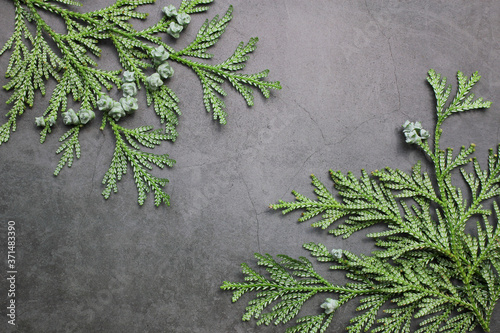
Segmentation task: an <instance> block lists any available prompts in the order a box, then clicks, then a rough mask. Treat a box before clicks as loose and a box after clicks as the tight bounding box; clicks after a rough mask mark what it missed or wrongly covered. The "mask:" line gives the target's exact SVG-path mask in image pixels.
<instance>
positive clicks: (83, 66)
mask: <svg viewBox="0 0 500 333" xmlns="http://www.w3.org/2000/svg"><path fill="white" fill-rule="evenodd" d="M212 1H213V0H182V1H181V3H180V5H179V6H178V8H176V7H175V6H174V5H168V6H166V7H164V8H163V9H162V12H163V13H164V14H165V15H164V16H163V17H162V18H161V19H160V20H159V21H158V22H156V23H154V24H152V25H151V26H149V27H146V28H145V29H143V30H137V29H136V28H135V27H134V26H133V24H132V22H131V21H132V20H133V19H137V20H145V19H146V18H147V16H148V14H147V13H141V12H139V11H137V9H138V8H139V7H141V6H143V5H148V4H152V3H154V2H155V0H117V1H116V2H115V3H114V4H112V5H110V6H107V7H105V8H102V9H99V10H96V11H91V12H87V13H81V12H78V11H75V10H73V7H71V6H81V3H80V2H78V1H75V0H12V3H13V5H14V7H15V20H14V24H15V25H14V33H13V34H12V36H11V37H10V38H9V39H8V41H7V42H6V44H5V45H4V46H3V48H2V49H1V50H0V55H2V54H5V53H7V52H10V60H9V63H8V66H7V70H6V76H7V78H8V79H9V82H8V83H7V84H6V85H5V86H4V89H6V90H7V91H12V95H11V96H10V98H9V99H8V101H7V103H8V104H10V105H11V109H10V110H9V111H8V113H7V117H8V120H7V122H5V123H4V124H2V125H1V126H0V145H1V144H2V143H5V142H7V141H8V140H9V139H10V137H11V135H12V133H13V132H14V131H16V128H17V121H18V119H19V117H20V116H21V115H23V114H24V113H25V111H26V110H27V109H31V108H33V107H34V104H35V93H36V92H37V91H40V93H41V94H42V95H43V96H45V95H46V94H48V95H49V104H48V107H47V108H46V109H45V110H44V111H43V112H42V113H41V114H39V116H38V117H36V118H35V123H36V125H37V126H39V127H41V128H42V130H41V133H40V142H41V143H43V142H44V141H45V140H46V139H47V135H48V134H50V133H51V132H52V129H53V127H54V126H56V124H57V123H58V122H60V121H61V120H62V122H63V124H65V125H67V126H70V129H69V130H68V131H67V132H66V134H64V135H63V136H62V137H61V139H60V141H61V142H62V144H61V146H60V148H59V149H58V150H57V153H58V154H60V156H61V157H60V161H59V163H58V164H57V167H56V170H55V172H54V174H55V175H58V174H59V173H60V172H61V170H62V168H63V167H64V166H68V167H71V165H72V163H73V162H74V159H75V157H76V158H80V154H81V151H80V142H79V140H80V137H81V135H80V134H82V133H83V131H82V130H81V129H82V127H83V126H86V125H87V123H88V122H90V121H91V120H92V119H93V118H95V115H96V114H95V113H94V111H93V110H95V109H96V108H98V109H99V111H103V112H102V113H98V114H97V115H98V116H99V117H101V119H102V121H101V126H100V129H101V130H104V129H105V128H106V127H110V128H111V130H112V131H113V132H114V134H115V137H116V145H117V146H116V150H115V154H114V156H113V159H112V162H111V165H110V169H109V171H108V172H107V173H106V175H105V177H104V180H103V183H104V184H105V185H106V188H105V190H104V192H103V195H104V197H105V198H108V197H109V195H110V193H111V192H116V191H117V187H116V183H117V181H118V180H119V179H120V178H121V176H122V175H123V174H124V173H125V170H126V168H123V165H124V161H126V162H127V163H128V164H130V165H131V166H132V169H133V170H134V180H135V182H136V185H137V188H138V190H139V204H143V202H144V198H145V193H147V192H149V191H153V192H154V193H155V203H156V204H157V205H158V204H159V203H160V202H164V203H167V204H168V195H166V194H165V193H164V192H163V187H164V186H165V184H166V182H167V180H166V179H165V178H156V177H153V176H151V175H150V174H149V169H150V166H151V165H150V164H149V163H153V164H156V165H158V166H160V167H163V166H165V165H171V164H172V163H173V161H172V160H170V159H168V158H166V157H165V156H167V155H161V154H160V155H155V154H152V153H148V154H146V153H140V152H139V149H138V148H137V146H136V144H137V143H140V144H141V145H145V146H146V147H149V148H153V147H150V146H151V145H152V146H157V145H158V144H159V142H160V141H175V140H176V138H177V137H178V132H177V130H176V127H177V125H178V123H179V116H180V115H181V109H180V106H179V105H180V103H181V101H180V100H179V98H178V97H177V95H176V94H175V92H174V91H173V90H172V89H171V88H170V87H169V86H168V79H169V78H170V77H171V76H172V75H174V69H173V68H172V67H171V66H170V64H169V62H168V61H167V60H170V61H173V62H177V63H179V64H180V65H184V66H187V67H189V68H191V69H193V71H194V72H195V73H196V74H198V76H199V78H200V80H201V85H202V87H203V91H204V97H203V101H204V103H205V106H206V108H207V110H208V111H213V114H214V118H216V119H219V121H220V122H221V123H226V111H225V110H224V109H225V106H224V102H223V100H222V98H221V97H222V96H225V95H226V92H225V91H224V90H223V89H222V87H221V84H222V83H223V82H224V81H225V80H227V81H229V82H230V83H231V84H232V85H233V87H234V88H235V89H236V90H237V91H238V92H240V93H241V94H242V95H243V97H244V98H245V100H246V102H247V104H248V105H249V106H251V105H253V95H252V90H251V88H250V86H254V87H257V88H258V89H259V90H260V91H261V92H262V93H263V95H264V96H265V97H269V96H270V91H269V89H281V86H280V84H279V82H267V81H264V80H263V79H264V78H265V77H267V75H268V71H267V70H266V71H262V72H260V73H257V74H242V73H239V72H237V71H239V70H241V69H243V68H244V67H245V65H244V63H245V62H246V61H247V60H248V53H250V52H252V51H253V50H255V44H256V42H257V39H256V38H252V39H251V40H250V42H249V43H248V44H246V45H244V44H240V46H238V48H237V50H236V51H235V52H234V54H233V55H232V56H231V57H230V58H229V59H228V60H226V61H225V62H223V63H222V64H219V65H211V64H204V63H200V62H194V61H191V60H188V59H186V58H185V57H198V58H202V59H208V58H211V57H212V55H211V54H209V53H207V52H206V51H207V49H208V48H209V47H211V46H213V45H215V44H216V43H217V42H218V40H219V37H220V36H221V35H222V34H223V33H224V31H225V28H226V27H227V24H228V23H229V21H230V20H231V18H232V14H231V13H232V7H230V8H229V10H228V11H227V13H226V14H225V15H224V16H223V17H222V18H221V19H219V17H218V16H216V17H215V18H214V19H213V20H211V21H208V20H207V21H206V22H205V24H203V26H202V27H201V29H200V30H199V33H198V35H197V36H196V39H195V40H194V41H193V42H192V43H191V44H189V45H188V46H187V47H186V48H184V49H183V50H180V51H175V50H174V48H173V47H171V46H170V45H168V43H166V42H164V40H165V38H163V37H164V35H170V38H179V37H180V35H179V34H180V33H181V32H182V31H183V30H184V28H185V27H186V26H187V25H188V24H189V23H190V21H191V16H190V15H193V14H199V13H203V12H206V11H207V10H208V9H209V6H210V4H211V3H212ZM45 17H50V21H49V20H47V19H45ZM53 20H59V21H60V22H61V23H62V24H63V27H64V31H59V30H58V31H56V30H54V29H53V28H52V24H53ZM170 40H171V39H170ZM104 41H107V42H108V44H110V45H112V46H113V47H114V51H115V52H116V54H117V55H118V59H119V63H120V65H121V68H117V69H114V70H108V69H103V68H100V67H99V58H100V56H101V53H102V51H101V43H102V42H104ZM49 45H54V46H55V48H54V47H51V46H49ZM121 73H123V77H120V76H121ZM48 80H55V81H56V86H55V88H54V89H53V90H52V91H47V90H46V88H45V84H46V82H47V81H48ZM115 87H116V88H118V89H121V90H122V93H123V98H121V99H120V100H119V101H114V100H111V99H109V98H108V97H107V96H106V95H104V94H103V92H104V91H111V90H113V89H114V88H115ZM143 88H144V89H143ZM139 90H142V91H145V98H146V103H147V105H148V106H151V105H152V109H153V110H154V112H155V114H156V115H157V116H158V118H159V121H160V122H161V123H162V124H163V126H164V127H163V129H162V130H155V131H152V128H151V127H149V126H143V127H139V128H138V129H134V130H130V129H126V128H125V127H123V126H119V125H117V123H116V122H117V121H119V120H120V119H121V118H123V117H124V116H126V115H129V114H131V113H133V112H134V111H136V110H137V109H138V108H139V107H138V105H137V102H138V99H137V98H136V96H137V94H138V91H139ZM103 96H104V97H103ZM117 103H118V104H117ZM69 105H76V106H74V108H75V110H76V109H78V108H79V110H76V111H74V110H73V109H71V108H68V106H69ZM141 110H147V109H143V108H141ZM107 125H109V126H107ZM145 128H147V130H145V131H143V129H145ZM160 131H161V133H160ZM146 133H147V134H146ZM153 133H154V134H153ZM153 138H154V139H153ZM151 140H152V141H151ZM129 146H130V147H132V148H130V147H129Z"/></svg>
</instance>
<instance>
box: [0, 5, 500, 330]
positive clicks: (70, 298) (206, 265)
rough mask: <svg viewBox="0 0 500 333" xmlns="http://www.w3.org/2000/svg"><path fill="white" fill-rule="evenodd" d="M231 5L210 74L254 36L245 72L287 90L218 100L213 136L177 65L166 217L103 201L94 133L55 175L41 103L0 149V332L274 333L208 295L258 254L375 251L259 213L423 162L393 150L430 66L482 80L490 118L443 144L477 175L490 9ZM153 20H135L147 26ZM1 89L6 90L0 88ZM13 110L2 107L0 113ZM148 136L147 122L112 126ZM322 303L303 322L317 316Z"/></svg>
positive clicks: (472, 117)
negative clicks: (341, 182) (336, 173)
mask: <svg viewBox="0 0 500 333" xmlns="http://www.w3.org/2000/svg"><path fill="white" fill-rule="evenodd" d="M112 2H113V1H112V0H106V1H99V2H97V1H96V2H93V3H87V4H85V5H84V6H83V7H82V9H81V10H82V11H85V10H92V9H97V8H100V7H102V6H104V5H105V4H107V3H112ZM231 3H232V4H233V5H234V19H233V21H232V22H231V24H230V25H229V27H228V28H227V32H226V33H225V35H224V36H223V37H222V38H221V40H220V42H219V44H218V45H217V46H216V47H215V49H214V53H215V54H216V57H215V61H217V60H223V59H225V57H227V56H228V55H230V54H231V52H232V51H233V50H234V48H235V47H236V45H237V43H238V42H240V41H247V40H248V39H249V38H250V37H253V36H259V38H260V41H259V43H258V49H257V50H256V51H255V52H254V54H253V55H252V57H251V60H249V62H248V66H247V72H249V73H250V72H256V71H259V70H262V69H265V68H269V69H270V70H271V74H270V79H271V80H280V81H281V83H282V85H283V89H282V90H281V91H277V92H273V93H272V96H271V98H270V99H268V100H266V99H265V98H263V97H262V96H260V95H256V98H255V106H253V107H252V108H248V107H247V106H246V105H245V103H244V101H243V100H242V98H241V97H240V96H239V95H238V94H237V93H236V92H235V91H234V90H230V92H229V96H227V98H226V99H225V101H226V104H227V110H228V113H229V117H228V124H227V125H226V126H220V125H218V124H217V123H215V122H214V121H212V120H211V115H208V114H206V112H205V111H204V108H203V104H202V101H201V98H202V90H201V86H200V83H199V81H198V80H197V77H196V76H195V74H194V73H192V72H190V71H189V70H187V69H184V68H181V67H180V66H175V71H176V75H175V77H174V78H173V79H172V80H171V81H170V83H169V86H170V87H171V88H172V89H173V90H174V91H175V92H176V93H177V94H178V96H179V97H180V99H181V101H182V102H181V108H182V112H183V114H182V116H181V118H180V124H179V127H178V131H179V133H180V135H179V138H178V140H177V142H175V144H167V145H165V146H162V148H161V149H160V150H161V151H163V152H167V153H169V154H170V155H171V157H172V158H174V159H175V160H176V161H177V164H176V165H175V167H174V168H172V169H170V170H166V171H163V172H158V175H166V176H167V177H168V178H169V179H170V184H169V185H168V187H167V191H168V193H169V194H170V195H171V197H172V199H171V206H170V207H163V206H162V207H160V208H154V207H153V201H152V198H148V200H147V201H146V203H145V205H144V206H143V207H139V206H138V205H137V203H136V200H137V193H136V189H135V185H134V183H133V181H132V180H131V179H130V177H125V178H124V179H123V180H122V181H121V182H120V183H119V193H118V194H117V195H113V196H112V197H111V198H110V199H109V200H107V201H105V200H104V199H103V198H102V196H101V194H100V193H101V191H102V189H103V187H102V185H101V179H102V176H103V174H104V172H105V171H106V170H107V167H108V165H109V163H110V159H111V154H112V152H113V144H114V142H113V136H112V133H111V132H109V131H104V132H101V131H99V130H98V123H99V120H97V121H95V122H94V124H93V125H92V126H89V128H86V129H85V130H83V132H82V134H81V143H82V157H81V159H80V160H78V161H76V162H75V163H74V165H73V167H72V168H71V169H64V170H63V171H62V172H61V174H60V175H59V176H58V177H54V176H53V175H52V172H53V170H54V168H55V166H56V165H57V162H58V156H56V155H55V154H54V152H55V150H56V149H57V147H58V145H59V143H58V142H57V138H58V137H59V136H60V135H61V134H62V133H63V128H62V127H63V126H59V128H58V129H57V130H56V131H55V132H54V133H53V134H52V135H51V136H50V137H49V138H48V140H47V142H46V143H44V144H43V145H41V144H39V137H38V132H39V131H38V130H37V129H36V128H35V126H34V125H33V122H34V117H35V116H39V115H40V114H41V112H42V110H43V109H44V107H46V105H47V103H48V101H47V98H42V97H41V96H39V95H37V98H36V107H35V108H34V109H33V110H28V111H27V112H26V114H25V115H23V117H22V118H21V120H20V121H19V123H18V129H17V131H16V132H15V133H14V134H13V135H12V137H11V140H10V141H9V142H8V143H7V144H5V145H2V146H1V147H0V170H1V172H0V184H1V185H0V188H1V191H0V223H1V224H0V255H1V256H2V259H1V262H2V267H0V277H2V281H3V282H2V283H1V284H0V300H2V303H1V306H0V314H1V316H0V331H1V332H11V331H12V332H13V331H16V330H17V331H18V332H169V333H170V332H171V333H183V332H191V333H197V332H201V333H203V332H240V333H242V332H282V331H284V328H283V327H280V328H276V327H274V326H270V327H257V326H256V325H255V322H249V323H244V322H242V321H241V319H240V318H241V315H242V314H243V310H244V308H245V306H246V300H248V299H247V298H243V299H242V300H241V301H239V302H237V303H235V304H231V301H230V299H231V295H230V293H227V292H222V291H220V290H219V286H220V285H221V283H222V281H223V280H232V281H236V280H240V279H241V273H240V268H239V265H240V263H242V262H249V263H254V260H253V253H254V252H262V253H270V254H273V255H274V254H278V253H286V254H289V255H291V256H300V255H306V252H305V251H304V250H302V248H301V244H303V243H305V242H309V241H321V242H323V243H325V244H328V245H329V246H332V247H342V248H346V249H349V250H351V251H353V252H356V253H367V252H369V251H370V250H371V249H372V245H371V243H370V242H369V241H367V240H366V239H365V238H364V236H363V235H364V233H361V234H359V235H354V236H352V237H351V238H349V239H347V240H343V239H341V238H333V237H331V236H329V235H327V234H326V233H324V232H321V231H317V230H313V229H312V228H309V227H308V225H306V224H298V223H297V222H296V220H297V218H298V216H299V214H298V213H295V214H291V215H289V216H282V215H281V214H280V213H278V212H274V211H270V210H269V209H268V205H269V204H270V203H274V202H277V201H278V200H279V199H284V200H292V199H293V197H292V195H291V194H290V191H291V190H292V189H295V190H298V191H299V192H301V193H304V194H311V195H312V191H311V190H312V188H311V186H310V179H309V175H310V174H311V173H314V174H316V175H318V176H319V177H320V178H321V179H322V180H324V181H325V182H326V183H327V184H328V170H329V169H330V168H331V169H335V170H342V171H348V170H352V171H354V172H356V173H357V174H359V170H360V169H362V168H365V169H366V170H367V171H372V170H375V169H380V168H382V167H384V166H392V167H397V168H400V169H403V170H409V169H410V167H411V166H412V165H413V164H414V163H415V162H416V161H417V160H420V159H422V158H423V156H422V155H421V154H420V152H419V151H418V150H416V149H414V148H412V147H409V146H408V145H405V144H404V142H403V141H404V140H403V138H402V134H401V132H400V129H401V127H400V126H401V124H402V123H403V122H404V121H405V120H406V119H410V120H420V121H422V123H423V124H424V126H425V127H427V128H430V127H432V126H433V119H434V113H433V112H434V111H433V110H434V97H433V94H432V91H431V89H430V87H429V86H428V84H427V83H426V81H425V78H426V73H427V70H428V69H429V68H434V69H435V70H436V71H438V72H440V73H443V74H444V75H445V76H447V77H448V78H449V79H450V82H452V83H453V84H455V82H456V80H455V73H456V70H461V71H463V72H465V73H466V74H468V75H470V74H471V73H472V72H473V71H476V70H478V71H479V72H480V74H482V75H483V78H482V80H481V82H480V83H479V84H478V86H477V88H476V90H475V92H476V93H477V95H479V96H484V97H485V98H487V99H490V100H492V101H493V102H494V105H493V107H492V108H491V109H490V110H489V111H479V112H473V113H469V114H460V115H456V116H454V117H453V118H451V119H449V121H448V123H447V124H446V125H445V130H446V131H447V132H446V134H445V136H444V137H443V144H444V145H452V146H454V147H459V146H460V145H463V144H468V143H469V142H474V143H476V144H477V147H478V151H477V156H478V157H479V158H480V160H481V161H484V157H485V154H486V153H487V149H488V148H490V147H494V146H495V145H496V144H497V143H498V142H499V131H498V128H499V124H500V118H499V106H498V105H499V103H500V101H499V100H498V98H499V96H500V94H499V92H500V67H499V66H498V64H499V63H500V54H499V51H500V49H499V42H500V21H499V19H500V2H498V1H466V0H460V1H453V2H452V1H427V0H426V1H357V0H355V1H341V0H317V1H297V0H276V1H243V0H235V1H232V2H231ZM2 4H3V6H2V11H1V12H0V17H1V19H0V25H1V31H2V33H1V34H0V43H1V44H3V43H4V42H5V41H6V40H7V39H8V37H9V36H10V33H11V31H12V30H13V15H14V10H13V5H12V3H11V1H5V0H4V1H3V3H2ZM167 4H168V3H167V2H165V1H157V4H156V5H154V6H147V9H146V10H147V11H149V12H150V13H151V16H150V17H149V18H148V21H147V22H146V23H151V22H154V20H157V19H158V18H159V17H160V15H161V13H160V8H161V7H163V6H164V5H167ZM229 4H230V3H229V2H228V1H225V0H216V1H215V4H214V5H213V6H212V8H211V9H210V10H209V12H208V14H202V15H200V16H196V17H193V21H192V23H191V24H190V26H189V28H188V29H187V31H186V33H184V34H183V35H182V37H181V39H180V40H178V41H176V42H175V43H173V44H174V47H177V48H179V47H181V46H182V45H186V43H188V42H189V41H191V40H192V38H193V37H194V36H195V34H196V32H197V29H198V27H199V26H200V25H201V24H202V22H203V21H204V20H205V19H207V18H211V17H213V16H214V15H216V14H223V13H224V12H225V10H226V9H227V7H228V6H229ZM54 24H55V25H56V26H57V22H54ZM138 24H139V25H141V24H143V23H138ZM165 38H167V37H165ZM167 39H168V38H167ZM169 42H170V40H169ZM104 54H105V56H104V57H103V58H102V59H100V64H102V65H103V66H107V67H108V68H117V61H116V57H115V56H114V55H113V53H112V52H111V49H110V48H106V47H105V51H104ZM7 64H8V55H4V56H2V57H0V68H1V72H2V73H4V72H5V69H6V67H7ZM6 82H7V81H6V79H5V78H3V75H2V78H1V82H0V83H1V84H5V83H6ZM51 87H53V84H52V86H51ZM228 88H229V87H228ZM9 96H10V93H7V92H5V91H4V92H2V93H1V94H0V105H1V107H2V112H1V113H2V114H5V112H7V110H8V106H6V105H5V101H6V100H7V99H8V97H9ZM99 118H100V117H98V119H99ZM154 121H155V116H154V115H153V113H152V110H150V109H147V110H142V112H138V113H137V114H135V115H134V116H133V117H132V119H129V120H126V124H129V125H130V126H133V125H139V124H149V123H151V122H154ZM9 220H14V221H15V222H16V228H17V242H18V243H17V251H18V252H17V265H18V276H17V278H18V279H17V303H18V304H17V305H18V307H17V315H18V317H17V324H18V325H17V327H16V328H15V329H13V328H12V327H10V326H9V325H8V324H7V319H6V315H5V314H6V303H5V302H6V301H7V295H6V288H7V284H6V282H5V274H6V269H5V265H4V263H5V256H6V254H5V253H6V223H7V221H9ZM339 277H340V279H341V275H339ZM321 301H322V300H321V299H317V300H316V301H315V302H316V303H317V304H316V303H315V304H312V305H310V306H309V307H307V308H306V309H305V311H304V312H303V313H317V311H318V310H317V305H319V304H320V302H321ZM313 303H314V302H313ZM354 307H355V304H352V305H350V306H347V307H346V308H343V309H341V310H339V312H338V317H337V318H336V319H335V322H334V323H333V324H332V326H331V328H330V330H329V331H330V332H343V331H344V329H343V327H344V326H345V324H346V323H347V322H348V320H349V318H350V316H352V313H353V311H354ZM499 316H500V312H499V311H498V308H497V311H496V312H495V313H494V319H493V322H492V332H500V328H499V327H500V321H499ZM477 332H480V331H479V330H477Z"/></svg>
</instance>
